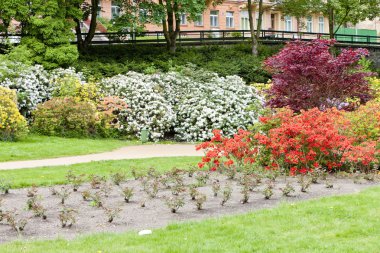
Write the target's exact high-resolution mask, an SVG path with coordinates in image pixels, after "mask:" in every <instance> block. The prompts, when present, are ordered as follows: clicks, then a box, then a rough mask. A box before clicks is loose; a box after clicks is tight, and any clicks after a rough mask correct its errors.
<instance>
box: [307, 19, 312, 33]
mask: <svg viewBox="0 0 380 253" xmlns="http://www.w3.org/2000/svg"><path fill="white" fill-rule="evenodd" d="M306 31H307V32H308V33H312V32H313V17H307V18H306Z"/></svg>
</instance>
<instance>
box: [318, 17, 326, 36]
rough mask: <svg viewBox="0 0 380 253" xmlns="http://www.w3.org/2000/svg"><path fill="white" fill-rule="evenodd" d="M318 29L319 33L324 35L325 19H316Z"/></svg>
mask: <svg viewBox="0 0 380 253" xmlns="http://www.w3.org/2000/svg"><path fill="white" fill-rule="evenodd" d="M318 27H319V32H320V33H324V32H325V17H323V16H320V17H319V18H318Z"/></svg>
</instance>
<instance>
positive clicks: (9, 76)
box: [0, 61, 51, 117]
mask: <svg viewBox="0 0 380 253" xmlns="http://www.w3.org/2000/svg"><path fill="white" fill-rule="evenodd" d="M0 86H3V87H7V88H10V89H14V90H16V92H17V98H18V107H19V110H20V112H21V114H22V115H24V116H25V117H29V116H30V115H31V111H32V110H34V109H35V108H36V107H37V104H39V103H42V102H44V101H46V100H48V99H49V98H50V97H51V85H50V82H49V73H48V72H47V71H46V70H45V69H44V68H43V67H42V66H41V65H34V66H27V65H24V64H21V63H15V62H9V61H4V62H2V63H0Z"/></svg>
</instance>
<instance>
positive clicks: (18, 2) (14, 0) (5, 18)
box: [0, 0, 28, 36]
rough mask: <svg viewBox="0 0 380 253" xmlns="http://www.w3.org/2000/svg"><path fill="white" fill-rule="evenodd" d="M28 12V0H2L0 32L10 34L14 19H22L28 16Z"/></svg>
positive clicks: (0, 5)
mask: <svg viewBox="0 0 380 253" xmlns="http://www.w3.org/2000/svg"><path fill="white" fill-rule="evenodd" d="M27 13H28V7H27V4H26V0H0V32H4V33H5V35H6V36H8V29H9V26H10V24H11V22H12V20H20V19H22V18H23V17H26V15H27Z"/></svg>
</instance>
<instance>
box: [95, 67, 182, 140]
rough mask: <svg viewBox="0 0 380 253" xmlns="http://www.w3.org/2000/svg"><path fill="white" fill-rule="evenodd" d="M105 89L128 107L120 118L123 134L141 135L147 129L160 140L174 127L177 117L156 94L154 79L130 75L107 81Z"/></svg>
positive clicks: (153, 137) (153, 136)
mask: <svg viewBox="0 0 380 253" xmlns="http://www.w3.org/2000/svg"><path fill="white" fill-rule="evenodd" d="M102 86H103V87H104V89H105V91H106V94H107V95H116V96H119V97H121V98H123V99H124V100H125V102H126V103H127V105H128V110H127V111H124V112H122V113H121V114H120V117H121V118H120V121H121V130H122V131H123V132H125V133H128V134H139V133H140V132H141V130H142V129H143V128H146V129H147V130H149V131H150V133H151V138H152V139H153V140H159V139H162V138H163V137H164V135H165V133H168V132H170V131H171V129H172V128H173V127H174V122H175V121H176V120H175V113H174V111H173V109H172V107H171V106H170V104H168V103H167V101H166V100H165V98H164V97H163V96H161V94H160V93H158V92H156V91H155V90H154V88H155V83H154V82H153V81H152V80H150V76H148V75H144V74H138V73H135V72H129V73H127V74H126V75H117V76H114V77H112V78H107V79H104V80H103V82H102Z"/></svg>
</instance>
